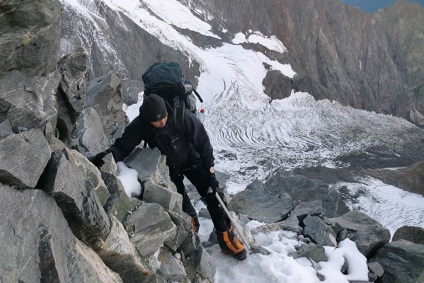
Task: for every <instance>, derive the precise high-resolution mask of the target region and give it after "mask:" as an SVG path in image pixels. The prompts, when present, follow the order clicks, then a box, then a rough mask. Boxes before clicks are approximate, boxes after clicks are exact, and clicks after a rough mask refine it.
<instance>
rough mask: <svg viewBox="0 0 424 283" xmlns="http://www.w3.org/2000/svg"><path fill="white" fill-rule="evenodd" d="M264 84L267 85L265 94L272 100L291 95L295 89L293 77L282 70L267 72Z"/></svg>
mask: <svg viewBox="0 0 424 283" xmlns="http://www.w3.org/2000/svg"><path fill="white" fill-rule="evenodd" d="M262 84H263V85H264V86H265V90H264V92H265V94H266V95H268V96H269V97H270V98H271V100H274V99H283V98H286V97H289V96H290V94H291V92H292V90H293V81H292V79H291V78H289V77H286V76H284V75H283V74H282V73H281V72H280V71H275V70H271V71H268V72H267V73H266V76H265V78H264V80H263V82H262Z"/></svg>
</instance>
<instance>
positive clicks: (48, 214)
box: [0, 184, 122, 283]
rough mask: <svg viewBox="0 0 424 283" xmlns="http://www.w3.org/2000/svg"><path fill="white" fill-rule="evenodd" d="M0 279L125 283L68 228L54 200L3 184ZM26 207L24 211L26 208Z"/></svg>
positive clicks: (0, 194) (0, 202)
mask: <svg viewBox="0 0 424 283" xmlns="http://www.w3.org/2000/svg"><path fill="white" fill-rule="evenodd" d="M0 207H1V208H2V209H1V210H0V217H1V219H2V220H3V221H4V223H7V225H0V239H1V241H0V249H1V251H2V256H1V257H0V281H2V282H34V281H40V282H75V283H80V282H93V283H94V282H105V283H106V282H107V283H109V282H122V280H121V278H120V277H119V276H118V275H117V274H116V273H114V272H112V271H111V270H110V269H109V268H108V267H107V266H106V265H105V264H104V263H103V261H102V260H101V259H100V257H99V256H98V255H97V254H96V253H95V252H94V251H93V250H91V249H90V248H88V247H87V246H86V245H85V244H83V243H82V242H80V241H79V240H78V239H77V238H76V237H75V236H74V235H73V233H72V231H71V230H70V229H69V226H68V224H67V220H66V219H65V218H64V217H63V214H62V212H61V210H60V209H59V208H58V207H57V205H56V202H55V199H54V198H53V197H51V196H49V195H48V194H46V193H45V192H43V191H42V190H37V189H32V190H24V191H18V190H15V189H13V188H11V187H9V186H5V185H2V184H0ZM24 208H25V209H24Z"/></svg>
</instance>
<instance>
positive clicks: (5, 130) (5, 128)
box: [0, 120, 14, 139]
mask: <svg viewBox="0 0 424 283" xmlns="http://www.w3.org/2000/svg"><path fill="white" fill-rule="evenodd" d="M13 134H14V132H13V130H12V126H11V125H10V122H9V120H4V121H3V122H0V139H2V138H5V137H7V136H10V135H13Z"/></svg>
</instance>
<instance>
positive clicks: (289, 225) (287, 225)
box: [250, 214, 302, 235]
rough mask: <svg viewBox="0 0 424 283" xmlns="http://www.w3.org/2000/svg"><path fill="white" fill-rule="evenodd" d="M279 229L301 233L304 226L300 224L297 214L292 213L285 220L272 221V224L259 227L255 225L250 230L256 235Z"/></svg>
mask: <svg viewBox="0 0 424 283" xmlns="http://www.w3.org/2000/svg"><path fill="white" fill-rule="evenodd" d="M278 230H287V231H292V232H295V233H297V234H299V233H300V232H301V230H302V228H301V227H300V226H299V220H298V219H297V217H296V216H295V215H293V214H292V215H290V217H289V218H287V219H286V220H284V221H281V222H276V223H271V224H264V225H261V226H259V227H255V228H253V229H251V230H250V232H251V233H252V234H253V235H256V234H258V233H269V232H272V231H278Z"/></svg>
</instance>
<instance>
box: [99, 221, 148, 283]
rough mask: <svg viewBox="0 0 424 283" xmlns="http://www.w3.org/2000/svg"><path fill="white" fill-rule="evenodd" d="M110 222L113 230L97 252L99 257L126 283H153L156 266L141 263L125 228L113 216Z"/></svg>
mask: <svg viewBox="0 0 424 283" xmlns="http://www.w3.org/2000/svg"><path fill="white" fill-rule="evenodd" d="M110 220H111V230H110V233H109V235H108V237H107V238H106V239H105V241H104V244H103V245H102V246H101V247H100V248H99V249H98V251H97V253H98V254H99V256H100V257H101V258H102V260H103V261H104V263H105V264H106V265H107V266H108V267H109V268H110V269H112V270H113V271H115V272H116V273H118V274H119V275H120V277H121V278H122V280H123V281H124V282H134V280H136V281H137V282H152V281H151V280H152V278H154V277H155V275H154V274H155V270H156V266H153V267H152V266H148V265H146V263H145V262H146V261H141V259H140V257H139V255H138V252H137V250H136V249H135V247H134V245H133V243H132V242H131V240H130V239H129V237H128V234H127V231H126V230H125V228H124V226H123V225H122V224H121V223H120V222H119V221H118V220H117V219H116V218H115V217H113V216H112V217H111V218H110Z"/></svg>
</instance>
